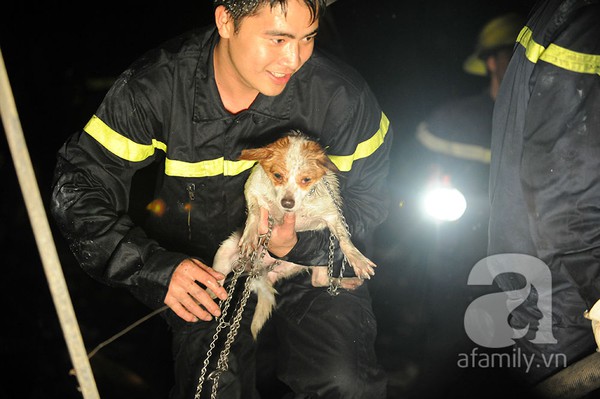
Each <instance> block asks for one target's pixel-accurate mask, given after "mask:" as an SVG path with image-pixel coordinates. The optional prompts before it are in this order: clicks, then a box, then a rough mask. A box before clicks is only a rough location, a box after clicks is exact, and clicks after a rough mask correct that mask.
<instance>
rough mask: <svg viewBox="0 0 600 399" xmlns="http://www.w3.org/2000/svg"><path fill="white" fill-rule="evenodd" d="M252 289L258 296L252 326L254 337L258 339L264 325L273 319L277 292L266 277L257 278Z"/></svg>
mask: <svg viewBox="0 0 600 399" xmlns="http://www.w3.org/2000/svg"><path fill="white" fill-rule="evenodd" d="M251 287H252V290H253V291H255V292H256V295H257V301H256V309H255V310H254V316H253V317H252V324H251V325H250V331H251V332H252V336H253V337H254V339H256V338H257V337H258V333H259V331H260V330H261V329H262V327H263V325H264V324H265V323H266V321H267V320H268V319H269V317H271V312H272V311H273V308H274V307H275V295H276V294H277V290H275V288H273V286H272V285H271V284H270V283H269V281H268V279H267V276H266V275H263V276H261V277H258V278H256V279H255V280H254V281H253V282H252V286H251Z"/></svg>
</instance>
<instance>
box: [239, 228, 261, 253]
mask: <svg viewBox="0 0 600 399" xmlns="http://www.w3.org/2000/svg"><path fill="white" fill-rule="evenodd" d="M239 247H240V252H241V254H242V256H245V257H249V256H250V255H251V254H252V252H254V251H255V250H256V248H257V247H258V233H256V232H255V233H251V232H249V231H248V229H246V230H245V231H244V234H243V235H242V238H241V239H240V242H239Z"/></svg>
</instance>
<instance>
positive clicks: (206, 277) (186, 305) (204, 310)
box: [165, 259, 227, 322]
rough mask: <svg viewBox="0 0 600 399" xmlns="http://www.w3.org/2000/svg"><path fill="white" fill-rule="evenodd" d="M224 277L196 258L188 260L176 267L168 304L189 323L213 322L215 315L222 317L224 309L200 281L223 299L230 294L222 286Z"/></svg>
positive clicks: (168, 291)
mask: <svg viewBox="0 0 600 399" xmlns="http://www.w3.org/2000/svg"><path fill="white" fill-rule="evenodd" d="M224 278H225V276H223V274H221V273H219V272H217V271H215V270H213V269H212V268H211V267H208V266H206V265H205V264H203V263H202V262H200V261H198V260H196V259H186V260H184V261H182V262H181V263H180V264H179V266H177V267H176V268H175V271H174V272H173V276H172V277H171V282H170V283H169V289H168V290H167V296H166V297H165V305H167V306H169V307H170V308H171V309H172V310H173V312H175V313H176V314H177V316H179V317H181V318H182V319H183V320H185V321H187V322H195V321H198V319H200V320H205V321H210V320H212V316H215V317H218V316H220V315H221V309H220V308H219V305H217V304H216V303H215V302H214V301H213V300H212V298H211V296H210V294H209V293H208V292H206V290H205V289H203V288H202V287H201V286H200V285H198V283H197V282H200V283H202V284H204V285H205V286H206V287H207V288H208V289H210V290H211V291H212V292H214V294H215V295H216V296H217V297H218V298H220V299H225V298H227V291H226V290H225V288H223V287H222V286H221V285H220V284H219V280H223V279H224Z"/></svg>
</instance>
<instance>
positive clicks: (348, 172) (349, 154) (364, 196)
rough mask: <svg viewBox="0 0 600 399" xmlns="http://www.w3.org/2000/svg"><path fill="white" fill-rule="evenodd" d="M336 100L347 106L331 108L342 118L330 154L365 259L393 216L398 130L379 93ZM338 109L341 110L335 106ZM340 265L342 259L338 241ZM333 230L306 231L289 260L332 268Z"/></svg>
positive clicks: (335, 120)
mask: <svg viewBox="0 0 600 399" xmlns="http://www.w3.org/2000/svg"><path fill="white" fill-rule="evenodd" d="M337 95H338V96H340V97H344V98H338V99H336V98H335V96H334V97H333V98H332V101H331V102H330V103H331V104H346V105H345V107H344V108H342V109H337V108H336V109H331V110H330V111H329V112H328V115H337V117H335V118H333V117H332V118H331V119H332V122H331V123H332V126H329V128H326V130H329V131H334V132H337V133H336V134H335V138H334V140H335V141H334V142H332V143H331V144H327V147H328V148H327V151H328V154H329V156H330V157H331V158H332V160H333V162H334V163H335V164H336V166H337V167H338V168H339V169H340V171H341V175H340V188H341V192H342V198H343V204H342V208H343V210H342V211H343V214H344V217H345V219H346V222H347V224H348V227H349V229H350V234H351V236H352V237H351V238H352V241H353V243H354V244H355V245H356V246H357V248H359V249H360V250H361V251H362V252H363V253H364V254H365V255H367V256H372V255H369V254H368V249H369V241H370V239H371V238H372V234H373V233H374V231H375V229H376V227H377V226H378V225H379V224H381V223H382V222H383V221H384V220H385V218H386V217H387V214H388V206H389V192H388V184H387V183H388V181H387V177H388V172H389V152H390V148H391V145H392V137H393V133H392V129H391V127H390V125H389V121H388V119H387V117H386V116H385V114H383V112H382V111H381V109H380V107H379V105H378V103H377V101H376V99H375V98H374V95H373V93H372V92H371V91H370V89H369V88H368V86H367V85H366V84H365V85H364V86H363V87H362V89H361V91H360V92H359V94H358V95H357V96H356V98H355V101H354V102H350V103H349V102H348V100H347V93H344V92H340V93H337ZM332 107H336V105H332ZM335 243H336V245H335V252H336V254H335V260H336V262H337V261H339V260H341V259H342V254H341V251H340V250H339V246H338V245H337V240H335ZM328 255H329V230H327V229H326V230H322V231H316V232H314V231H310V232H301V233H299V234H298V243H297V244H296V246H295V247H294V248H293V249H292V250H291V251H290V253H289V254H288V255H287V256H286V257H285V260H288V261H292V262H294V263H299V264H303V265H327V261H328Z"/></svg>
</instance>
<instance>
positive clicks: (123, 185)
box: [50, 76, 186, 308]
mask: <svg viewBox="0 0 600 399" xmlns="http://www.w3.org/2000/svg"><path fill="white" fill-rule="evenodd" d="M128 80H129V77H128V76H122V77H121V78H120V79H119V80H118V81H117V83H116V84H115V85H114V86H113V88H112V89H111V91H109V93H108V94H107V96H106V98H105V99H104V101H103V103H102V104H101V106H100V108H99V110H98V112H97V115H95V116H94V117H93V118H92V120H91V121H90V123H88V125H87V126H86V127H85V129H84V130H83V131H82V132H79V133H76V134H74V135H72V136H71V137H70V138H69V139H68V140H67V141H66V143H65V144H64V145H63V146H62V147H61V148H60V150H59V152H58V156H57V164H56V168H55V173H54V180H53V186H52V197H51V204H50V212H51V214H52V215H53V217H54V219H55V221H56V223H57V226H58V228H59V230H60V231H61V233H62V234H63V236H64V237H65V239H66V241H67V243H68V245H69V247H70V249H71V250H72V252H73V254H74V256H75V258H76V259H77V261H78V262H79V263H80V265H81V267H82V268H83V269H84V270H85V271H86V272H87V273H88V274H89V275H90V276H91V277H93V278H94V279H96V280H98V281H100V282H103V283H105V284H108V285H110V286H116V287H123V288H126V289H128V290H130V291H131V293H132V294H133V295H135V296H136V297H138V299H140V300H141V301H142V302H144V303H145V304H146V305H148V306H150V307H151V308H158V307H160V306H162V304H163V300H164V296H165V295H166V290H167V286H168V282H169V280H170V276H171V273H172V271H173V269H174V267H175V266H176V265H178V264H179V262H180V261H181V260H183V259H184V258H186V256H185V255H184V254H179V253H172V252H168V251H166V250H165V249H163V248H161V247H160V246H159V245H158V244H157V242H156V241H154V240H152V239H150V238H148V237H147V236H146V234H145V233H144V231H143V230H142V229H141V228H140V227H138V226H136V225H135V224H134V223H133V221H132V219H131V217H130V216H129V215H128V206H129V198H130V193H129V190H130V188H131V181H132V178H133V175H134V173H135V172H136V171H137V170H139V169H141V168H143V167H145V166H148V165H149V164H150V163H151V162H152V161H153V160H154V158H155V157H156V148H155V147H154V146H153V143H155V142H156V140H154V138H153V137H152V136H151V135H150V134H148V132H153V131H157V129H159V125H160V121H159V120H157V118H154V117H153V116H152V115H156V114H158V113H157V112H155V111H156V110H157V107H160V104H158V103H156V100H155V101H154V102H153V101H152V100H150V97H151V96H147V95H145V96H144V97H139V96H136V95H135V94H133V93H134V92H137V93H140V92H141V91H140V90H137V91H134V90H132V89H131V87H130V86H131V85H133V84H135V83H128ZM144 93H145V94H147V93H148V90H145V91H144ZM156 97H157V98H159V96H156ZM142 115H143V117H142Z"/></svg>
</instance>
